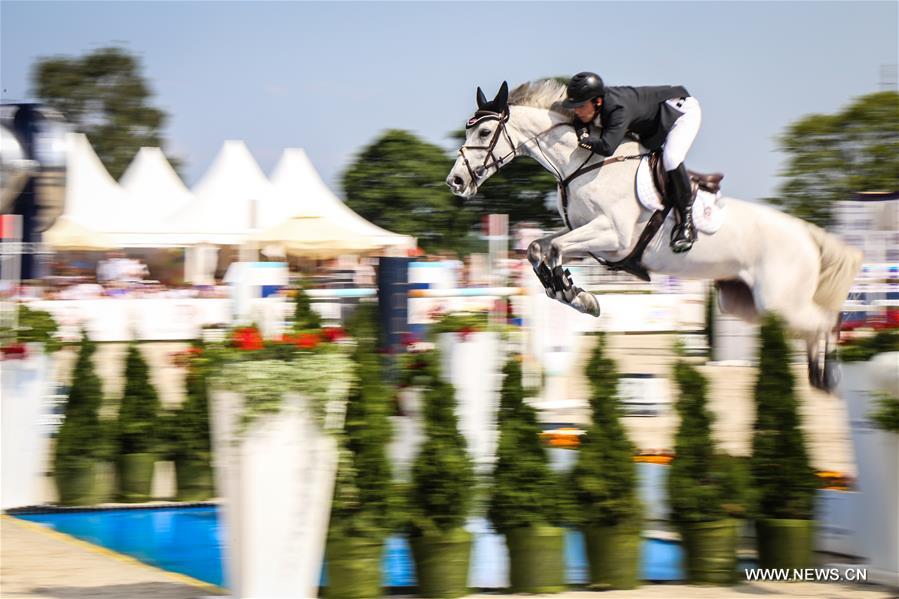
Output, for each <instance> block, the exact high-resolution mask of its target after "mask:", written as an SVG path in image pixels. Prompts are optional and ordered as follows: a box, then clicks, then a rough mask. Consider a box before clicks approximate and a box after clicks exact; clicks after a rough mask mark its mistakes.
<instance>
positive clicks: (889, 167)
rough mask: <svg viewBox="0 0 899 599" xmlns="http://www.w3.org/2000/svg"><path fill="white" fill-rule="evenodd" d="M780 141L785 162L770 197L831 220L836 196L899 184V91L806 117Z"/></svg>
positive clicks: (798, 212) (817, 219)
mask: <svg viewBox="0 0 899 599" xmlns="http://www.w3.org/2000/svg"><path fill="white" fill-rule="evenodd" d="M778 142H779V145H780V149H781V151H783V152H784V153H786V154H787V157H788V158H787V168H786V169H785V170H784V171H783V172H782V173H781V176H782V177H784V178H785V181H784V182H783V184H782V185H781V187H780V190H779V195H778V197H775V198H769V201H770V202H772V203H773V204H776V205H779V206H782V207H783V208H784V209H785V210H787V211H788V212H790V213H791V214H794V215H795V216H798V217H800V218H804V219H806V220H809V221H812V222H814V223H816V224H819V225H821V226H827V225H829V224H831V223H832V220H833V214H832V206H833V202H834V201H837V200H845V199H848V198H849V197H851V195H852V194H853V193H854V192H858V191H896V190H899V93H897V92H895V91H887V92H878V93H874V94H869V95H866V96H862V97H860V98H858V99H856V100H855V101H854V102H853V103H852V104H851V105H849V106H848V107H847V108H846V109H844V110H843V111H841V112H839V113H837V114H833V115H825V114H813V115H809V116H806V117H803V118H802V119H800V120H798V121H796V122H795V123H793V124H792V125H790V126H789V127H788V128H787V131H786V132H785V133H784V134H783V135H782V136H780V138H779V139H778Z"/></svg>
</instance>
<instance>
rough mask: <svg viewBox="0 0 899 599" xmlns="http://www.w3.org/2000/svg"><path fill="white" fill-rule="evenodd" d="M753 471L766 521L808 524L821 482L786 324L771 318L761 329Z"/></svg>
mask: <svg viewBox="0 0 899 599" xmlns="http://www.w3.org/2000/svg"><path fill="white" fill-rule="evenodd" d="M761 338H762V341H761V347H760V348H759V374H758V380H757V382H756V385H755V405H756V416H755V425H754V433H753V436H752V459H751V466H750V467H751V470H752V477H753V486H754V487H755V489H756V493H757V494H758V506H757V509H758V513H759V515H760V517H762V518H787V519H809V518H811V517H812V514H813V513H814V500H815V491H816V490H817V488H818V482H817V478H816V476H815V472H814V470H812V467H811V465H810V463H809V459H808V453H807V452H806V449H805V439H804V436H803V434H802V429H801V428H800V427H799V413H798V407H799V406H798V402H797V399H796V393H795V391H794V379H793V373H792V371H791V370H790V351H789V347H788V345H787V340H786V336H785V334H784V328H783V324H782V323H781V322H780V321H779V320H778V319H777V318H776V317H774V316H769V317H768V318H767V319H766V320H765V323H764V324H763V325H762V329H761Z"/></svg>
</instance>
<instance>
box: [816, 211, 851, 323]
mask: <svg viewBox="0 0 899 599" xmlns="http://www.w3.org/2000/svg"><path fill="white" fill-rule="evenodd" d="M806 225H807V226H808V230H809V234H810V235H811V237H812V240H813V241H814V242H815V245H816V246H817V247H818V252H819V255H820V260H821V267H820V270H819V271H818V285H817V287H816V288H815V296H814V302H815V303H816V304H818V305H819V306H821V307H822V308H824V309H826V310H831V311H832V312H839V311H840V309H841V308H842V307H843V302H844V301H846V298H847V297H848V296H849V289H850V288H851V287H852V283H853V281H855V275H856V274H857V273H858V271H859V269H860V268H861V265H862V259H863V257H864V255H863V254H862V251H861V250H860V249H858V248H856V247H853V246H851V245H849V244H847V243H845V242H844V241H843V240H842V239H840V238H839V237H837V236H836V235H833V234H831V233H828V232H827V231H825V230H824V229H822V228H821V227H818V226H816V225H813V224H811V223H806Z"/></svg>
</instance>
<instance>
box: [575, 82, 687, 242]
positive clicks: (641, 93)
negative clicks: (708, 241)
mask: <svg viewBox="0 0 899 599" xmlns="http://www.w3.org/2000/svg"><path fill="white" fill-rule="evenodd" d="M563 105H564V106H565V108H571V109H574V113H575V115H576V116H577V119H576V120H575V122H574V128H575V131H576V132H577V136H578V144H579V145H580V146H581V147H582V148H584V149H587V150H590V151H591V152H594V153H596V154H601V155H603V156H611V155H612V154H614V153H615V150H616V149H617V148H618V144H620V143H621V142H622V141H623V139H624V136H625V135H626V134H627V133H632V134H636V135H638V136H639V138H640V143H641V144H642V145H643V146H644V147H645V148H647V149H649V150H658V149H661V150H662V163H663V164H664V166H665V171H666V172H667V174H668V186H669V189H670V190H671V192H673V193H671V192H669V195H670V197H672V199H673V202H674V205H675V206H676V207H677V211H678V214H679V215H680V223H679V224H678V225H677V226H676V227H675V228H674V231H673V232H672V235H671V249H672V250H673V251H675V252H686V251H687V250H689V249H690V248H691V247H693V242H694V241H695V240H696V229H695V228H694V226H693V193H692V189H691V184H690V177H689V175H688V174H687V168H686V167H685V166H684V159H685V158H686V156H687V151H688V150H689V149H690V146H691V145H692V144H693V140H694V139H696V134H697V133H698V132H699V124H700V122H701V121H702V112H701V110H700V108H699V102H698V101H697V100H696V98H693V97H692V96H690V94H689V93H688V92H687V90H686V89H685V88H683V87H682V86H670V85H663V86H657V87H629V86H614V87H613V86H606V85H604V84H603V81H602V79H601V78H600V76H599V75H597V74H596V73H590V72H583V73H578V74H577V75H575V76H574V77H572V78H571V81H569V82H568V92H567V97H566V98H565V101H564V102H563ZM591 124H593V125H598V126H599V127H600V128H601V130H600V131H597V130H595V129H594V130H591Z"/></svg>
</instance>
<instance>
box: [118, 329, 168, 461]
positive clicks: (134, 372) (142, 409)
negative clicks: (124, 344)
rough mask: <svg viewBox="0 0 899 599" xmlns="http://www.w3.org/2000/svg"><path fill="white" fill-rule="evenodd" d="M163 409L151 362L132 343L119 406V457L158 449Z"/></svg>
mask: <svg viewBox="0 0 899 599" xmlns="http://www.w3.org/2000/svg"><path fill="white" fill-rule="evenodd" d="M160 407H161V406H160V403H159V395H158V394H157V393H156V389H155V388H154V387H153V384H152V383H151V382H150V372H149V368H148V367H147V362H146V361H145V360H144V357H143V356H142V355H141V353H140V349H139V348H138V346H137V344H136V343H132V344H131V345H130V346H129V347H128V356H127V358H126V359H125V391H124V393H123V395H122V404H121V406H119V421H118V422H119V427H118V434H119V455H125V454H131V453H150V452H153V451H156V450H157V449H158V442H159V428H158V425H159V410H160Z"/></svg>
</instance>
